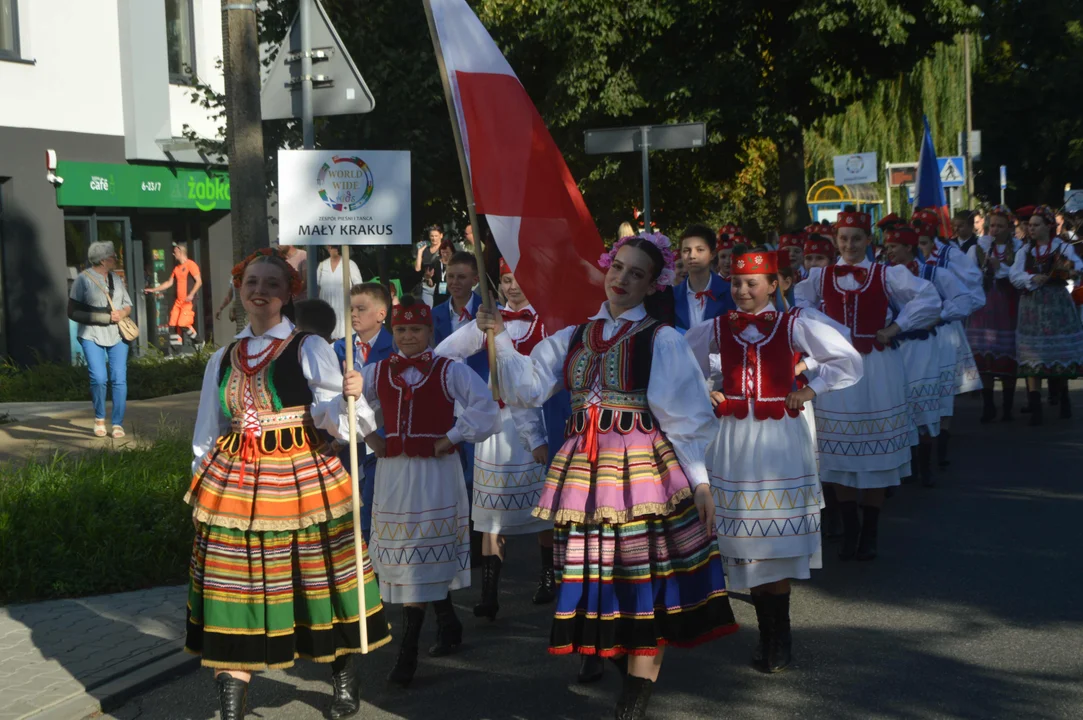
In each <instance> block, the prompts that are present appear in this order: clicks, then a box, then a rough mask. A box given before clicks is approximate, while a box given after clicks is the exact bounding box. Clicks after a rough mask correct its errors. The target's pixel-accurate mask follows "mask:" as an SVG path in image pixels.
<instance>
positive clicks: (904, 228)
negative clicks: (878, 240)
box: [884, 225, 918, 247]
mask: <svg viewBox="0 0 1083 720" xmlns="http://www.w3.org/2000/svg"><path fill="white" fill-rule="evenodd" d="M892 243H894V244H896V245H910V246H911V247H915V246H917V244H918V233H917V230H915V229H914V228H912V227H910V226H909V225H895V226H893V227H892V228H891V229H890V230H888V231H887V232H885V233H884V244H885V245H891V244H892Z"/></svg>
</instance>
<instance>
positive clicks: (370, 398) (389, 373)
mask: <svg viewBox="0 0 1083 720" xmlns="http://www.w3.org/2000/svg"><path fill="white" fill-rule="evenodd" d="M432 314H433V311H432V310H431V309H429V306H428V305H426V304H425V303H424V302H421V301H418V300H415V299H414V298H413V297H411V296H405V297H403V298H402V302H401V303H400V304H399V305H397V306H396V307H395V308H394V309H393V310H392V314H391V329H392V333H393V334H394V337H395V346H396V347H397V348H398V352H396V353H394V354H392V355H391V356H390V357H388V358H387V359H386V360H382V361H380V362H378V363H376V364H375V365H368V366H366V367H364V368H363V369H362V370H361V372H358V371H356V370H352V371H350V372H348V373H347V374H346V378H345V388H346V391H347V392H348V393H350V394H351V395H356V394H358V393H360V392H361V390H362V389H363V390H364V398H365V401H366V402H367V403H368V405H369V406H370V407H372V408H373V410H376V409H381V410H382V411H383V425H384V431H385V433H386V439H385V438H384V437H381V436H380V435H379V434H378V433H376V432H375V430H374V429H373V431H372V432H370V433H369V434H368V435H367V437H366V438H365V443H366V444H367V445H368V446H369V447H370V448H372V450H373V452H374V453H375V454H376V457H377V458H378V460H377V461H376V488H375V492H374V493H373V500H372V535H371V538H372V540H371V542H372V557H373V562H374V563H375V564H376V569H377V571H378V573H379V577H380V590H381V593H382V594H383V597H384V599H385V600H386V601H387V602H391V603H401V604H402V605H403V613H402V614H403V630H402V645H401V646H400V648H399V657H398V660H397V661H396V662H395V666H394V668H392V670H391V674H390V676H389V677H388V680H390V681H391V682H393V683H396V684H398V685H402V686H406V685H409V684H410V681H411V680H413V677H414V673H415V672H416V671H417V655H418V642H419V640H420V636H421V625H422V623H423V622H424V620H425V605H426V604H427V603H432V604H433V608H434V610H435V611H436V623H437V630H436V644H435V645H433V646H432V647H431V648H430V649H429V655H431V656H433V657H439V656H441V655H447V654H450V653H451V652H453V651H454V650H455V649H456V648H457V647H458V646H459V645H460V644H461V643H462V631H463V626H462V624H461V623H460V622H459V620H458V618H456V617H455V610H454V608H453V607H452V605H451V590H455V589H458V588H464V587H469V585H470V535H469V528H470V501H469V499H468V498H467V495H466V484H465V482H464V480H463V474H462V465H461V463H460V461H459V458H458V452H459V449H458V448H459V446H461V445H462V444H463V443H464V442H474V443H477V442H481V441H483V440H485V439H486V438H487V437H489V436H490V435H492V434H493V433H495V432H497V431H498V430H499V428H500V408H499V407H498V406H497V404H496V403H495V402H494V401H493V399H492V396H491V395H490V393H489V388H488V387H487V386H486V385H485V381H484V380H482V379H481V377H480V376H478V374H477V373H476V372H474V371H473V370H471V369H470V367H468V366H467V365H465V364H464V363H457V362H453V361H451V360H448V359H447V358H440V357H434V356H433V354H432V352H431V351H429V347H430V343H431V341H432V333H433V329H432ZM362 380H363V382H362ZM456 405H458V407H459V412H458V414H456Z"/></svg>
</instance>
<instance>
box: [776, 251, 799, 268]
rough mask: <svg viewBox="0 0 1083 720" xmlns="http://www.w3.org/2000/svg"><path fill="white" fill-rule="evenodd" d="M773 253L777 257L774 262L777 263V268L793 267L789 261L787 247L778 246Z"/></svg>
mask: <svg viewBox="0 0 1083 720" xmlns="http://www.w3.org/2000/svg"><path fill="white" fill-rule="evenodd" d="M795 247H798V246H795ZM775 255H777V256H778V258H777V259H776V260H775V263H776V264H777V265H778V269H779V270H783V269H785V268H792V267H793V264H792V263H791V262H790V251H789V249H787V248H779V249H778V250H775Z"/></svg>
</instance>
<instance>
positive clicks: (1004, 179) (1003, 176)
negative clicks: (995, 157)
mask: <svg viewBox="0 0 1083 720" xmlns="http://www.w3.org/2000/svg"><path fill="white" fill-rule="evenodd" d="M1000 189H1001V190H1007V189H1008V166H1007V165H1001V166H1000Z"/></svg>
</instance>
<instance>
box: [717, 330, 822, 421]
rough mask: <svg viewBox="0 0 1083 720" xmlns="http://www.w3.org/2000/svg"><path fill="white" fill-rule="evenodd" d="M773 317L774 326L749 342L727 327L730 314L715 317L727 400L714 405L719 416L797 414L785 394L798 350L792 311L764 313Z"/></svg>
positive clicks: (769, 417) (776, 417)
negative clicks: (788, 406) (794, 339)
mask: <svg viewBox="0 0 1083 720" xmlns="http://www.w3.org/2000/svg"><path fill="white" fill-rule="evenodd" d="M764 315H773V316H776V319H775V324H774V327H773V328H772V329H771V330H770V332H768V333H767V334H766V335H764V336H763V337H762V338H760V339H759V340H758V341H756V342H749V341H748V340H745V339H744V338H742V337H741V336H740V335H739V334H738V333H736V332H734V330H733V328H731V327H730V323H729V315H728V314H727V315H720V316H719V317H717V318H715V319H714V321H713V322H714V337H715V344H716V345H717V346H718V351H719V353H720V355H721V357H722V393H723V394H724V395H725V396H726V399H725V400H724V401H722V402H721V403H719V404H718V407H716V408H715V414H716V415H717V416H719V417H722V416H724V415H732V416H733V417H735V418H737V419H738V420H743V419H745V418H746V417H748V412H749V409H750V408H751V409H752V411H753V416H754V417H755V418H756V419H757V420H781V419H782V418H783V417H784V416H785V415H789V416H790V417H797V416H798V415H800V414H801V411H800V410H792V409H789V408H787V407H786V395H788V394H789V393H790V391H791V390H792V389H793V386H794V376H793V369H794V361H795V359H796V358H798V357H800V353H799V352H798V350H797V349H796V348H795V347H794V346H793V324H794V322H795V321H796V320H797V316H796V315H795V314H794V313H791V312H784V313H763V314H762V315H761V316H760V317H763V316H764Z"/></svg>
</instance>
